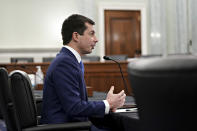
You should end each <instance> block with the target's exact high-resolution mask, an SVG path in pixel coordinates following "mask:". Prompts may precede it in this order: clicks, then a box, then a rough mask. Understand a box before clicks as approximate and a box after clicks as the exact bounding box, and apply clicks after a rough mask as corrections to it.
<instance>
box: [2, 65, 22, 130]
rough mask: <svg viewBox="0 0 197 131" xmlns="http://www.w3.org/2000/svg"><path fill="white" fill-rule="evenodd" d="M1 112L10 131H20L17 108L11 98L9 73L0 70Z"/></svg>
mask: <svg viewBox="0 0 197 131" xmlns="http://www.w3.org/2000/svg"><path fill="white" fill-rule="evenodd" d="M0 111H1V113H2V117H3V119H4V121H5V123H6V128H7V130H8V131H18V130H19V127H18V123H17V119H16V112H15V106H14V103H13V99H12V96H11V90H10V84H9V77H8V72H7V70H6V69H5V68H0Z"/></svg>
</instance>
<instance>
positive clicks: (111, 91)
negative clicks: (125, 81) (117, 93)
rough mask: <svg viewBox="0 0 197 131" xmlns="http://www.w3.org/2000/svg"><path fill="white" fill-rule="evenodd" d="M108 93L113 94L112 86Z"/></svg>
mask: <svg viewBox="0 0 197 131" xmlns="http://www.w3.org/2000/svg"><path fill="white" fill-rule="evenodd" d="M109 92H110V93H112V94H113V92H114V86H111V88H110V90H109Z"/></svg>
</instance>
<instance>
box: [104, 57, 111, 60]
mask: <svg viewBox="0 0 197 131" xmlns="http://www.w3.org/2000/svg"><path fill="white" fill-rule="evenodd" d="M103 59H105V60H111V59H110V58H109V57H108V56H103Z"/></svg>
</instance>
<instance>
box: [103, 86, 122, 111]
mask: <svg viewBox="0 0 197 131" xmlns="http://www.w3.org/2000/svg"><path fill="white" fill-rule="evenodd" d="M113 92H114V86H112V87H111V88H110V90H109V92H108V93H107V98H106V100H107V101H108V103H109V106H110V109H111V110H112V111H113V112H115V111H116V109H117V108H119V107H122V106H123V105H124V103H125V98H126V94H125V93H124V90H122V91H121V92H120V93H118V94H114V93H113Z"/></svg>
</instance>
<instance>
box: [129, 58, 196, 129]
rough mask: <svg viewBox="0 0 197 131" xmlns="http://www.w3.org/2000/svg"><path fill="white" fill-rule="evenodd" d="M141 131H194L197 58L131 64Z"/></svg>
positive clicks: (136, 61) (138, 60)
mask: <svg viewBox="0 0 197 131" xmlns="http://www.w3.org/2000/svg"><path fill="white" fill-rule="evenodd" d="M128 73H129V79H130V83H131V87H132V90H133V93H134V98H135V101H136V104H137V108H138V113H139V118H140V130H141V131H178V130H193V128H195V129H196V128H197V127H196V125H195V123H194V122H195V119H196V114H197V113H196V112H197V108H196V105H197V102H196V97H197V58H196V57H193V56H184V57H183V56H173V57H166V58H163V57H161V58H158V57H154V58H151V57H150V58H139V59H136V60H133V61H132V62H130V63H129V65H128Z"/></svg>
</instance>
